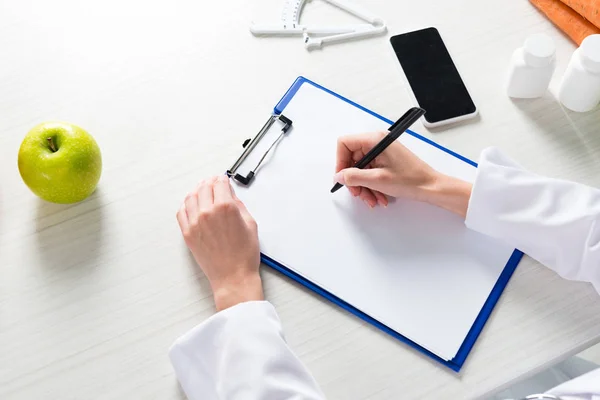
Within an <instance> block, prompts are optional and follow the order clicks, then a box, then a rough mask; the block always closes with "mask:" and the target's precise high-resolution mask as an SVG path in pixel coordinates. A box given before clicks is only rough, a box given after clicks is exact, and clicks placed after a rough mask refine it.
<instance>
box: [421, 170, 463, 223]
mask: <svg viewBox="0 0 600 400" xmlns="http://www.w3.org/2000/svg"><path fill="white" fill-rule="evenodd" d="M472 189H473V185H472V184H471V183H469V182H465V181H463V180H462V179H458V178H454V177H451V176H448V175H444V174H440V173H437V174H436V176H435V179H433V180H432V183H431V185H430V186H429V188H427V189H426V192H427V194H426V199H425V201H426V202H427V203H429V204H431V205H434V206H437V207H441V208H443V209H445V210H448V211H451V212H453V213H455V214H458V215H460V216H461V217H463V218H465V217H466V216H467V209H468V207H469V199H470V198H471V191H472Z"/></svg>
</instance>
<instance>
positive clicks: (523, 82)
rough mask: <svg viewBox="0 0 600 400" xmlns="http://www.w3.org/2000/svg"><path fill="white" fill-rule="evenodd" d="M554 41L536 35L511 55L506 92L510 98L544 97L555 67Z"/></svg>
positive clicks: (547, 37)
mask: <svg viewBox="0 0 600 400" xmlns="http://www.w3.org/2000/svg"><path fill="white" fill-rule="evenodd" d="M555 51H556V48H555V46H554V41H553V40H552V38H551V37H550V36H548V35H545V34H543V33H537V34H534V35H531V36H529V37H528V38H527V40H525V43H524V44H523V47H520V48H518V49H517V50H515V52H514V53H513V55H512V58H511V62H510V69H509V73H508V84H507V88H506V91H507V93H508V95H509V96H510V97H516V98H534V97H541V96H543V95H544V93H545V92H546V90H547V89H548V85H549V84H550V79H551V78H552V74H553V73H554V68H555V67H556V58H555V56H554V53H555Z"/></svg>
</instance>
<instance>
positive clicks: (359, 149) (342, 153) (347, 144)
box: [335, 132, 386, 172]
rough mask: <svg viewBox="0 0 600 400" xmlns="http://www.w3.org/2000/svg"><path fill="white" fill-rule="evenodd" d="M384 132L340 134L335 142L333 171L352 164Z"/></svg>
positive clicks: (377, 140) (378, 139)
mask: <svg viewBox="0 0 600 400" xmlns="http://www.w3.org/2000/svg"><path fill="white" fill-rule="evenodd" d="M385 134H386V132H375V133H363V134H359V135H348V136H342V137H340V138H339V139H338V142H337V154H336V166H335V172H338V171H341V170H342V169H344V168H348V167H351V166H353V165H354V163H355V162H356V161H358V160H359V159H360V158H362V156H363V155H364V154H366V153H367V152H368V151H369V150H371V149H372V148H373V147H374V146H375V145H376V144H377V143H378V142H379V141H380V140H381V139H382V138H383V137H384V136H385Z"/></svg>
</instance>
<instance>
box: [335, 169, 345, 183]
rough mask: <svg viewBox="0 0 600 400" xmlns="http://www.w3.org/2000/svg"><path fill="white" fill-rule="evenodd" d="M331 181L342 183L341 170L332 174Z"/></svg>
mask: <svg viewBox="0 0 600 400" xmlns="http://www.w3.org/2000/svg"><path fill="white" fill-rule="evenodd" d="M333 182H335V183H339V184H340V185H344V184H345V182H344V174H343V173H342V171H340V172H338V173H337V174H335V175H334V176H333Z"/></svg>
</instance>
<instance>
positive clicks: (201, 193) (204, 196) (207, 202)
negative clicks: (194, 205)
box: [197, 177, 216, 212]
mask: <svg viewBox="0 0 600 400" xmlns="http://www.w3.org/2000/svg"><path fill="white" fill-rule="evenodd" d="M215 181H216V177H214V178H211V179H208V180H204V181H202V182H200V184H199V185H198V189H197V191H198V212H201V211H207V210H209V209H210V208H211V207H212V205H213V203H214V197H213V185H214V183H215Z"/></svg>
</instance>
